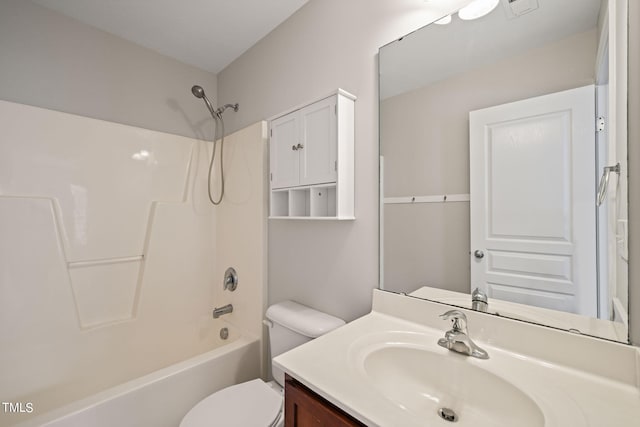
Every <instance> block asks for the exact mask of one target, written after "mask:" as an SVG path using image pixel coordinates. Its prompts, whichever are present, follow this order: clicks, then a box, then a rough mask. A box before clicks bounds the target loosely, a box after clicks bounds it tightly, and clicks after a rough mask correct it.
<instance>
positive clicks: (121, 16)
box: [32, 0, 308, 74]
mask: <svg viewBox="0 0 640 427" xmlns="http://www.w3.org/2000/svg"><path fill="white" fill-rule="evenodd" d="M32 1H33V2H34V3H37V4H39V5H41V6H45V7H47V8H49V9H52V10H54V11H57V12H60V13H62V14H64V15H67V16H70V17H72V18H75V19H77V20H79V21H81V22H84V23H86V24H88V25H91V26H93V27H96V28H99V29H101V30H103V31H106V32H108V33H111V34H114V35H116V36H119V37H122V38H124V39H126V40H129V41H131V42H133V43H136V44H139V45H141V46H144V47H146V48H149V49H152V50H154V51H156V52H159V53H162V54H164V55H167V56H169V57H172V58H175V59H177V60H179V61H181V62H184V63H186V64H190V65H193V66H195V67H198V68H201V69H203V70H207V71H209V72H212V73H215V74H217V73H219V72H220V71H221V70H223V69H224V68H225V67H226V66H227V65H229V64H230V63H231V62H232V61H233V60H234V59H236V58H238V57H239V56H240V55H242V53H244V52H245V51H246V50H247V49H249V48H250V47H251V46H253V45H254V44H255V43H257V42H258V41H259V40H260V39H262V38H263V37H264V36H266V35H267V34H268V33H269V32H271V30H273V29H274V28H276V27H277V26H278V25H280V24H281V23H282V22H283V21H285V20H286V19H287V18H288V17H289V16H291V15H292V14H293V13H294V12H295V11H296V10H298V9H299V8H300V7H302V6H303V5H304V4H305V3H307V1H308V0H271V1H267V0H189V1H188V2H186V1H175V0H108V1H106V0H32Z"/></svg>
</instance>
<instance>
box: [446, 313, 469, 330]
mask: <svg viewBox="0 0 640 427" xmlns="http://www.w3.org/2000/svg"><path fill="white" fill-rule="evenodd" d="M440 317H442V318H443V319H444V320H449V319H453V321H452V323H453V327H452V330H453V331H455V332H463V333H465V334H466V333H467V316H466V315H465V314H464V313H463V312H461V311H460V310H449V311H447V312H446V313H443V314H441V315H440Z"/></svg>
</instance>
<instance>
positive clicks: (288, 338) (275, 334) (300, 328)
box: [266, 301, 345, 385]
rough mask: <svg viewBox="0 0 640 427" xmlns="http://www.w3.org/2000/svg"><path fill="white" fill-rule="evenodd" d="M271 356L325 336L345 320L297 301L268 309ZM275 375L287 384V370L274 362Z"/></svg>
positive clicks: (278, 380) (282, 383) (281, 303)
mask: <svg viewBox="0 0 640 427" xmlns="http://www.w3.org/2000/svg"><path fill="white" fill-rule="evenodd" d="M266 317H267V319H269V320H270V321H271V323H270V324H269V344H270V348H271V358H272V359H273V358H274V357H276V356H278V355H279V354H282V353H284V352H286V351H289V350H291V349H292V348H295V347H297V346H299V345H301V344H304V343H306V342H307V341H311V340H312V339H314V338H316V337H319V336H320V335H324V334H326V333H327V332H329V331H332V330H334V329H336V328H338V327H340V326H342V325H344V324H345V322H344V320H342V319H339V318H337V317H334V316H331V315H330V314H327V313H323V312H321V311H318V310H314V309H313V308H310V307H307V306H306V305H302V304H298V303H297V302H293V301H283V302H280V303H278V304H274V305H272V306H271V307H269V308H268V309H267V314H266ZM272 369H273V378H274V379H275V380H276V381H277V382H278V384H280V385H284V372H283V371H282V370H280V369H279V368H276V367H275V366H273V365H272Z"/></svg>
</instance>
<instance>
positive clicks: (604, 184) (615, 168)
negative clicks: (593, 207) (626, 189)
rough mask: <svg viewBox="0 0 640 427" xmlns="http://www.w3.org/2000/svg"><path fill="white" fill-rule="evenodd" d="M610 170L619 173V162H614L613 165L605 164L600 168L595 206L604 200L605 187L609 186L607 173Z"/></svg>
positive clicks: (608, 173)
mask: <svg viewBox="0 0 640 427" xmlns="http://www.w3.org/2000/svg"><path fill="white" fill-rule="evenodd" d="M611 172H615V173H617V174H618V175H619V174H620V163H616V165H615V166H605V167H604V168H602V177H601V178H600V185H598V203H597V206H600V205H601V204H602V202H604V199H605V197H607V187H608V186H609V175H610V174H611Z"/></svg>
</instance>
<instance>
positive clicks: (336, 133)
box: [269, 89, 355, 219]
mask: <svg viewBox="0 0 640 427" xmlns="http://www.w3.org/2000/svg"><path fill="white" fill-rule="evenodd" d="M354 103H355V97H354V96H353V95H351V94H349V93H347V92H345V91H343V90H341V89H338V90H337V91H336V92H334V93H332V94H331V95H329V96H326V97H324V98H322V99H320V100H318V101H315V102H313V103H310V104H308V105H304V106H300V107H297V108H294V109H292V110H289V111H287V112H284V113H282V114H279V115H277V116H275V117H274V118H272V119H271V120H270V122H269V124H270V149H269V153H270V175H269V176H270V183H271V208H270V212H271V216H270V217H271V218H296V219H301V218H304V219H354V197H353V196H354V176H353V170H354Z"/></svg>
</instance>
